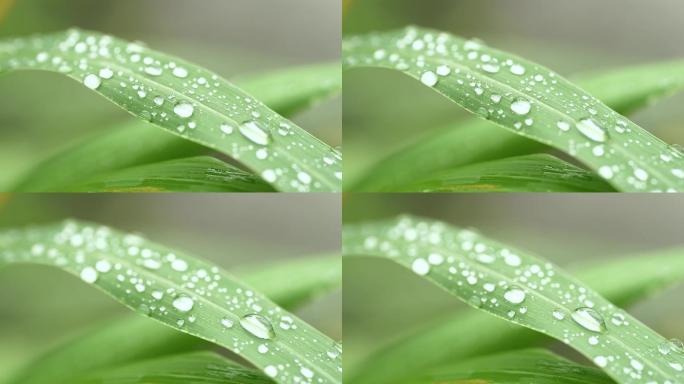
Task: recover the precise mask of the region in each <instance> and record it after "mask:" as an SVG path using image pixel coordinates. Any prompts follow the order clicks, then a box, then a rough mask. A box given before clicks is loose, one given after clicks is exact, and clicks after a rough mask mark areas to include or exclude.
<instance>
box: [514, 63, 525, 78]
mask: <svg viewBox="0 0 684 384" xmlns="http://www.w3.org/2000/svg"><path fill="white" fill-rule="evenodd" d="M511 73H512V74H514V75H518V76H522V75H524V74H525V67H523V66H522V65H520V64H513V65H511Z"/></svg>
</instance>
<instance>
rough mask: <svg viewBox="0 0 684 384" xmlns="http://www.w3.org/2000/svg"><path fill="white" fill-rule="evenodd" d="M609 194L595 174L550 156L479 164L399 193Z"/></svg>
mask: <svg viewBox="0 0 684 384" xmlns="http://www.w3.org/2000/svg"><path fill="white" fill-rule="evenodd" d="M411 191H421V192H599V191H600V192H608V191H614V190H613V188H612V187H611V186H610V185H609V184H607V183H606V182H604V181H603V180H602V179H600V178H599V177H597V176H595V175H594V174H592V173H590V172H587V171H585V170H584V169H581V168H578V167H576V166H574V165H572V164H569V163H567V162H565V161H563V160H561V159H558V158H556V157H554V156H551V155H546V154H536V155H526V156H517V157H509V158H505V159H499V160H493V161H487V162H484V163H476V164H470V165H466V166H463V167H461V168H456V169H454V170H450V171H444V172H439V173H437V174H435V175H430V176H428V177H425V178H424V179H423V180H420V181H416V182H415V183H412V184H409V185H407V186H406V187H403V188H400V189H399V190H398V192H411Z"/></svg>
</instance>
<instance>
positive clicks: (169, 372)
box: [74, 352, 272, 384]
mask: <svg viewBox="0 0 684 384" xmlns="http://www.w3.org/2000/svg"><path fill="white" fill-rule="evenodd" d="M74 383H81V384H89V383H92V384H101V383H109V384H114V383H146V384H186V383H208V384H211V383H215V384H252V383H254V384H267V383H272V381H271V380H270V379H269V378H268V377H266V376H264V375H263V374H261V373H260V372H257V371H255V370H253V369H250V368H245V367H243V366H240V365H239V364H236V363H234V362H232V361H230V360H228V359H227V358H225V357H223V356H220V355H218V354H216V353H212V352H195V353H185V354H181V355H176V356H168V357H162V358H158V359H153V360H147V361H141V362H137V363H133V364H130V365H126V366H123V367H118V368H112V369H108V370H105V371H102V372H97V373H94V374H91V375H88V376H86V377H85V378H83V379H78V380H76V381H74Z"/></svg>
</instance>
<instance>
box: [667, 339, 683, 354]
mask: <svg viewBox="0 0 684 384" xmlns="http://www.w3.org/2000/svg"><path fill="white" fill-rule="evenodd" d="M670 348H671V349H672V350H673V351H675V352H677V353H684V342H682V341H681V340H679V339H670Z"/></svg>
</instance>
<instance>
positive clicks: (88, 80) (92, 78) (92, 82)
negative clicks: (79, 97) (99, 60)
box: [83, 73, 102, 89]
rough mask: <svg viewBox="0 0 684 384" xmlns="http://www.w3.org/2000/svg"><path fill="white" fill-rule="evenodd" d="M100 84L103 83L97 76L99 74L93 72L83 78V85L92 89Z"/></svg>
mask: <svg viewBox="0 0 684 384" xmlns="http://www.w3.org/2000/svg"><path fill="white" fill-rule="evenodd" d="M100 84H102V81H100V78H99V77H97V75H93V74H92V73H91V74H89V75H86V77H85V78H84V79H83V85H85V86H86V87H88V88H90V89H97V88H99V87H100Z"/></svg>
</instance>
